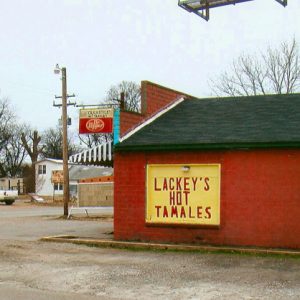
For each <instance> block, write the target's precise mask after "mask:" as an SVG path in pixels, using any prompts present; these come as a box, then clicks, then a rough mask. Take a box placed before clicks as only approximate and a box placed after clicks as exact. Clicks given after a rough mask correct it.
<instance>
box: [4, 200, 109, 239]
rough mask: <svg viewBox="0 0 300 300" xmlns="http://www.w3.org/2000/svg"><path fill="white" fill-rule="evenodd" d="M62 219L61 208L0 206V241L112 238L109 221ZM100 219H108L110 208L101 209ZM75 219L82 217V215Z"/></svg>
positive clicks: (25, 205) (28, 205) (27, 205)
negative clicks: (58, 237) (52, 237)
mask: <svg viewBox="0 0 300 300" xmlns="http://www.w3.org/2000/svg"><path fill="white" fill-rule="evenodd" d="M97 213H99V211H98V210H97ZM62 215H63V208H62V207H51V206H41V205H33V204H32V203H28V202H24V201H17V202H16V203H15V204H14V205H10V206H8V205H0V239H5V240H31V241H36V240H38V239H40V238H41V237H44V236H54V235H74V236H78V237H93V238H112V231H113V225H112V219H111V218H108V219H105V220H104V221H103V222H95V221H94V222H93V221H90V220H91V218H83V219H82V218H80V219H78V218H77V219H74V218H71V219H70V220H64V219H62V218H61V217H62ZM101 215H102V216H112V210H111V208H109V209H106V208H103V213H102V214H101ZM76 216H77V215H76ZM78 216H81V217H85V215H84V214H80V215H78ZM91 216H96V215H95V214H91Z"/></svg>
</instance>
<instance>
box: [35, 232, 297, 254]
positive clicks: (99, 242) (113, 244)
mask: <svg viewBox="0 0 300 300" xmlns="http://www.w3.org/2000/svg"><path fill="white" fill-rule="evenodd" d="M40 240H41V241H44V242H55V243H72V244H77V245H86V246H95V247H105V248H119V249H139V250H171V251H184V252H215V253H217V252H222V253H237V254H252V255H284V256H291V257H300V251H297V250H284V249H282V250H281V249H280V250H279V249H266V248H242V247H222V246H203V245H201V246H200V245H182V244H177V245H176V244H156V243H143V242H124V241H114V240H110V239H91V238H79V237H76V236H68V235H58V236H49V237H43V238H41V239H40Z"/></svg>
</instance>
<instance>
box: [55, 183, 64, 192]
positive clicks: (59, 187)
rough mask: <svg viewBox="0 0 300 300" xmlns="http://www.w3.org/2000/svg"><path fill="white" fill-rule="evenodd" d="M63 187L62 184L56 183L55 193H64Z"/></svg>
mask: <svg viewBox="0 0 300 300" xmlns="http://www.w3.org/2000/svg"><path fill="white" fill-rule="evenodd" d="M62 190H63V185H62V183H54V191H62Z"/></svg>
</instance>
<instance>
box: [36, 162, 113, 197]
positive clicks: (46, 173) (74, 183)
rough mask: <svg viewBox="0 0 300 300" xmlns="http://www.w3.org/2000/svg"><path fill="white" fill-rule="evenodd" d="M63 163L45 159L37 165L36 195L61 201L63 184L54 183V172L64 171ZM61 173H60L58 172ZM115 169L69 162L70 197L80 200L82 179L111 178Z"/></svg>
mask: <svg viewBox="0 0 300 300" xmlns="http://www.w3.org/2000/svg"><path fill="white" fill-rule="evenodd" d="M62 170H63V161H62V160H59V159H50V158H45V159H42V160H39V161H38V162H36V164H35V173H36V182H35V191H36V194H37V195H39V196H41V197H43V198H48V199H50V198H51V199H53V200H54V199H59V198H61V197H62V196H63V184H62V183H53V182H52V180H51V179H52V175H53V171H62ZM57 173H60V172H57ZM112 174H113V168H110V167H103V166H92V165H89V166H86V165H79V164H75V163H70V162H69V188H70V196H71V197H75V198H78V182H79V180H80V179H88V178H96V177H101V176H111V175H112Z"/></svg>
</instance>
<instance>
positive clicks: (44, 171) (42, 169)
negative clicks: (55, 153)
mask: <svg viewBox="0 0 300 300" xmlns="http://www.w3.org/2000/svg"><path fill="white" fill-rule="evenodd" d="M38 173H39V174H46V165H39V171H38Z"/></svg>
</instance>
